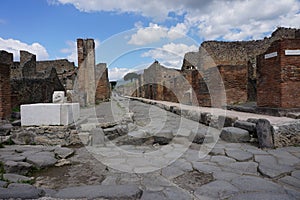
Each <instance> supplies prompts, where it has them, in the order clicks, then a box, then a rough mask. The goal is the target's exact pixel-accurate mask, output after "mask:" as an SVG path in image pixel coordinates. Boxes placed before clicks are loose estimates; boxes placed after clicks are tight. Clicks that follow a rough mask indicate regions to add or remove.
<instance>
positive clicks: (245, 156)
mask: <svg viewBox="0 0 300 200" xmlns="http://www.w3.org/2000/svg"><path fill="white" fill-rule="evenodd" d="M226 155H227V156H228V157H230V158H233V159H235V160H237V161H247V160H251V159H252V158H253V154H252V153H249V152H247V151H243V150H240V149H226Z"/></svg>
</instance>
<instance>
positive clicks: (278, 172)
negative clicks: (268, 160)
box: [258, 164, 293, 178]
mask: <svg viewBox="0 0 300 200" xmlns="http://www.w3.org/2000/svg"><path fill="white" fill-rule="evenodd" d="M292 170H293V168H292V167H290V166H288V165H270V164H269V165H266V164H259V166H258V171H259V172H260V173H261V174H262V175H264V176H267V177H269V178H277V177H279V176H282V175H285V174H288V173H290V172H291V171H292Z"/></svg>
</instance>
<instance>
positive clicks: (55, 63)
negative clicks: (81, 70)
mask: <svg viewBox="0 0 300 200" xmlns="http://www.w3.org/2000/svg"><path fill="white" fill-rule="evenodd" d="M52 67H54V68H55V69H56V72H57V75H58V78H59V80H60V82H61V83H62V84H63V86H64V87H65V89H66V90H73V87H74V82H75V77H76V74H77V68H76V67H75V64H74V62H69V61H68V60H67V59H58V60H45V61H37V62H36V70H37V72H44V71H45V70H47V69H48V68H52Z"/></svg>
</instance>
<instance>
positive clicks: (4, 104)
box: [0, 51, 13, 119]
mask: <svg viewBox="0 0 300 200" xmlns="http://www.w3.org/2000/svg"><path fill="white" fill-rule="evenodd" d="M12 65H13V54H11V53H8V52H6V51H0V119H6V118H9V117H10V113H11V87H10V68H11V67H12Z"/></svg>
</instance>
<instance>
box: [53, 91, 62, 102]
mask: <svg viewBox="0 0 300 200" xmlns="http://www.w3.org/2000/svg"><path fill="white" fill-rule="evenodd" d="M52 102H53V103H64V102H65V92H64V91H54V92H53V95H52Z"/></svg>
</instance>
